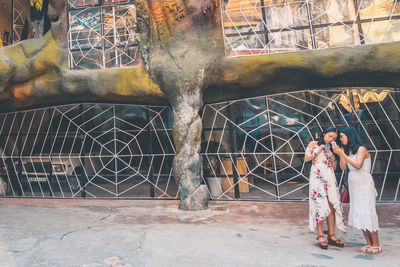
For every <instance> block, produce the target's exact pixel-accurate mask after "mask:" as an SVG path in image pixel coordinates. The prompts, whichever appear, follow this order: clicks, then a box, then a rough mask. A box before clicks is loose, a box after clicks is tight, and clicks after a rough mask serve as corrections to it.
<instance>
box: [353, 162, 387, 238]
mask: <svg viewBox="0 0 400 267" xmlns="http://www.w3.org/2000/svg"><path fill="white" fill-rule="evenodd" d="M350 158H351V159H352V160H356V155H351V156H350ZM347 166H348V168H349V195H350V211H349V225H350V226H352V227H354V228H357V229H361V230H369V231H371V232H375V231H378V230H379V223H378V215H377V214H376V206H375V205H376V197H377V196H378V193H377V192H376V189H375V183H374V180H373V179H372V176H371V174H370V170H371V158H368V159H365V160H364V163H363V165H362V166H361V168H360V169H358V170H357V169H356V168H354V167H353V166H351V165H350V164H349V163H347Z"/></svg>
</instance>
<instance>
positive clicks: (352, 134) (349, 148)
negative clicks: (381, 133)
mask: <svg viewBox="0 0 400 267" xmlns="http://www.w3.org/2000/svg"><path fill="white" fill-rule="evenodd" d="M340 132H341V133H344V134H345V135H346V136H347V145H345V146H344V152H345V153H346V154H347V155H349V154H350V152H351V154H353V155H354V154H356V153H357V151H358V148H359V147H360V146H364V144H363V142H362V141H361V138H360V136H359V135H358V134H357V131H356V130H355V129H354V128H353V127H351V126H348V127H346V128H344V129H342V130H340Z"/></svg>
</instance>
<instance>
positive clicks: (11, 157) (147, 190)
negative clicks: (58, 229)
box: [0, 104, 177, 199]
mask: <svg viewBox="0 0 400 267" xmlns="http://www.w3.org/2000/svg"><path fill="white" fill-rule="evenodd" d="M171 127H172V119H171V112H170V109H169V108H168V107H159V106H139V105H137V106H136V105H109V104H76V105H64V106H57V107H52V108H45V109H35V110H29V111H23V112H13V113H7V114H1V115H0V149H1V151H0V152H1V186H0V192H1V193H3V194H5V196H12V197H16V196H21V197H58V198H76V197H104V198H163V199H164V198H165V199H168V198H173V199H176V198H177V185H176V183H175V181H174V179H173V176H172V170H171V169H172V161H173V158H174V155H175V148H174V145H173V141H172V137H171V136H172V130H171Z"/></svg>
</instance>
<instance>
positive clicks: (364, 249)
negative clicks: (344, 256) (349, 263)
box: [359, 245, 371, 253]
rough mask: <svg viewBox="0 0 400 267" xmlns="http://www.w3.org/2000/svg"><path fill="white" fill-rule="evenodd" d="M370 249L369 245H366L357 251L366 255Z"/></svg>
mask: <svg viewBox="0 0 400 267" xmlns="http://www.w3.org/2000/svg"><path fill="white" fill-rule="evenodd" d="M370 248H371V246H370V245H366V246H363V247H361V248H360V250H359V251H360V252H365V253H368V250H369V249H370Z"/></svg>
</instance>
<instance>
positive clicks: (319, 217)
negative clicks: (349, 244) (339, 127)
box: [304, 127, 345, 249]
mask: <svg viewBox="0 0 400 267" xmlns="http://www.w3.org/2000/svg"><path fill="white" fill-rule="evenodd" d="M336 138H337V131H336V128H333V127H331V128H329V129H327V130H326V131H324V132H323V133H322V136H321V138H320V139H319V140H318V142H317V141H312V142H310V143H309V144H308V146H307V149H306V154H305V157H304V160H305V161H306V162H307V161H310V160H312V166H311V171H310V195H309V227H310V232H314V231H315V228H317V231H318V236H317V240H318V245H319V246H320V248H322V249H327V248H328V244H329V245H333V246H336V247H343V246H344V244H343V242H342V241H341V240H340V239H338V238H336V236H335V225H336V228H337V229H339V230H341V231H343V232H344V231H345V226H344V220H343V209H342V205H341V202H340V195H339V189H338V186H337V182H336V176H335V169H336V166H337V163H336V158H335V156H334V155H333V153H332V151H331V150H330V149H329V148H330V146H331V144H332V142H334V141H335V140H336ZM325 220H327V222H328V242H326V240H325V238H324V231H323V222H324V221H325Z"/></svg>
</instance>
